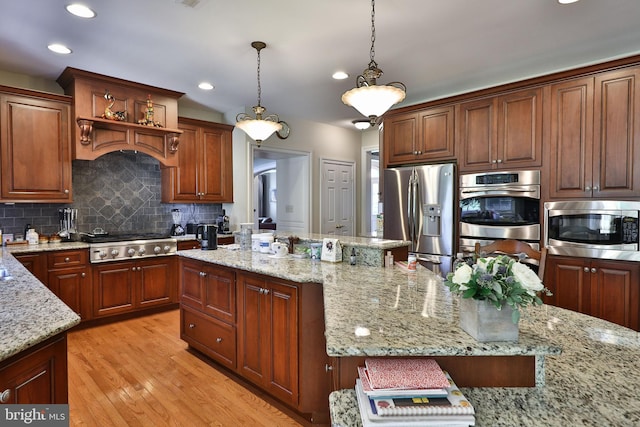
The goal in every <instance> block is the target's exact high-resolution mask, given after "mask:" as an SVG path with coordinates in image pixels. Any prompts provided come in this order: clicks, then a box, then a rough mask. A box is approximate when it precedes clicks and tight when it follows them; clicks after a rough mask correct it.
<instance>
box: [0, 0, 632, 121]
mask: <svg viewBox="0 0 640 427" xmlns="http://www.w3.org/2000/svg"><path fill="white" fill-rule="evenodd" d="M70 1H71V0H46V1H43V0H20V1H5V2H2V3H3V4H2V6H0V70H4V71H9V72H16V73H21V74H28V75H30V76H34V77H38V78H45V79H50V80H55V79H56V78H57V77H58V76H59V75H60V73H61V72H62V71H63V70H64V68H65V67H67V66H71V67H74V68H79V69H83V70H88V71H92V72H96V73H100V74H105V75H109V76H113V77H118V78H122V79H126V80H131V81H135V82H140V83H145V84H148V85H152V86H157V87H161V88H166V89H171V90H175V91H179V92H184V93H185V96H184V97H183V99H182V100H181V105H185V106H188V107H191V108H205V109H213V110H215V111H217V112H221V113H224V112H227V113H232V114H234V115H235V113H236V112H242V111H244V109H245V108H250V107H251V106H253V105H255V104H256V103H257V75H256V72H257V55H256V51H255V50H254V49H253V48H252V47H251V42H252V41H254V40H261V41H264V42H266V43H267V48H266V49H264V50H263V51H262V53H261V83H262V105H263V106H265V107H267V113H277V114H278V115H279V116H280V119H281V120H285V121H287V120H291V119H292V118H298V119H309V120H313V121H317V122H323V123H329V124H333V125H338V126H350V123H351V120H354V119H360V118H362V117H360V115H359V113H358V112H357V111H356V110H354V109H353V108H351V107H347V106H345V105H344V104H343V103H342V102H341V100H340V97H341V95H342V93H343V92H345V91H346V90H349V89H350V88H352V87H353V86H354V84H355V78H356V76H357V75H358V74H360V73H361V72H362V71H363V70H364V69H365V68H366V67H367V65H368V63H369V49H370V45H371V4H370V1H369V0H321V1H310V0H307V1H304V0H262V1H256V0H233V1H230V0H199V1H198V0H109V1H103V0H82V2H83V3H84V4H86V5H88V6H90V7H92V8H93V9H94V10H95V11H96V12H97V16H96V17H95V18H93V19H88V20H87V19H81V18H77V17H75V16H72V15H70V14H69V13H67V12H66V10H65V9H64V6H65V5H66V4H67V3H69V2H70ZM184 3H189V4H194V3H195V5H194V6H193V7H192V6H188V5H185V4H184ZM639 17H640V1H638V0H614V1H601V0H581V1H579V2H578V3H575V4H572V5H561V4H558V3H557V0H483V1H478V0H394V1H391V0H378V2H377V3H376V18H375V26H376V43H375V60H376V62H377V63H378V65H379V67H380V68H381V69H382V70H383V71H384V75H383V76H382V78H380V79H379V81H378V83H388V82H391V81H401V82H403V83H404V84H406V86H407V98H406V100H405V101H404V102H403V103H402V104H400V105H411V104H416V103H420V102H424V101H427V100H431V99H437V98H442V97H444V96H447V95H452V94H456V93H463V92H468V91H471V90H474V89H479V88H483V87H489V86H495V85H497V84H500V83H505V82H510V81H517V80H522V79H524V78H528V77H534V76H538V75H543V74H548V73H550V72H553V71H559V70H564V69H570V68H575V67H577V66H581V65H587V64H591V63H597V62H602V61H604V60H607V59H613V58H618V57H624V56H630V55H632V54H637V53H640V25H639V24H638V18H639ZM52 42H59V43H64V44H66V45H67V46H69V47H70V48H71V49H72V50H73V53H72V54H70V55H65V56H63V55H59V54H54V53H52V52H50V51H49V50H47V48H46V46H47V45H48V44H50V43H52ZM338 70H343V71H346V72H347V73H349V75H350V77H349V78H348V79H347V80H342V81H336V80H333V79H332V78H331V75H332V74H333V73H334V72H335V71H338ZM203 80H206V81H209V82H211V83H212V84H213V85H214V86H215V89H214V90H212V91H208V92H205V91H202V90H200V89H198V87H197V85H198V83H199V82H201V81H203Z"/></svg>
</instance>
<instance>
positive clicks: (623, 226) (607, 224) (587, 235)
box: [544, 200, 640, 261]
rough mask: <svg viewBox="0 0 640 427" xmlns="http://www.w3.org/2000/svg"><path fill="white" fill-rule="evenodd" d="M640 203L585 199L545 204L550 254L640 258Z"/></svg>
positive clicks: (636, 259) (635, 259) (634, 259)
mask: <svg viewBox="0 0 640 427" xmlns="http://www.w3.org/2000/svg"><path fill="white" fill-rule="evenodd" d="M639 213H640V202H632V201H611V200H585V201H566V202H547V203H545V204H544V223H545V230H546V232H545V239H544V244H545V246H546V247H547V250H548V252H549V253H550V254H556V255H567V256H577V257H587V258H605V259H618V260H628V261H640V241H639V236H638V217H639V216H640V215H639Z"/></svg>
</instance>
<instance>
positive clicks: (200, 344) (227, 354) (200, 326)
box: [180, 307, 236, 369]
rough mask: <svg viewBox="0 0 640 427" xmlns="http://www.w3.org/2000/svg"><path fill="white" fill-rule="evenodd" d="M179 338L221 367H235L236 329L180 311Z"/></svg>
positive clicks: (202, 315)
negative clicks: (221, 365)
mask: <svg viewBox="0 0 640 427" xmlns="http://www.w3.org/2000/svg"><path fill="white" fill-rule="evenodd" d="M180 317H181V328H180V332H181V333H180V338H182V339H183V340H184V341H186V342H187V343H189V344H190V345H191V346H193V347H195V348H196V349H198V350H200V351H202V352H203V353H205V354H207V355H208V356H210V357H212V358H213V359H215V360H217V361H218V362H220V363H222V364H223V365H225V366H227V367H229V368H233V369H235V367H236V329H235V327H234V326H231V325H228V324H226V323H223V322H220V321H218V320H216V319H214V318H212V317H209V316H207V315H205V314H203V313H200V312H197V311H194V310H191V309H189V308H186V307H182V308H181V309H180Z"/></svg>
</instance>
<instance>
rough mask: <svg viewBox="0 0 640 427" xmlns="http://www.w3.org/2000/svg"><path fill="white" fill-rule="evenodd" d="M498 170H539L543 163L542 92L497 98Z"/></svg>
mask: <svg viewBox="0 0 640 427" xmlns="http://www.w3.org/2000/svg"><path fill="white" fill-rule="evenodd" d="M497 156H498V157H497V159H492V162H493V161H494V160H495V161H496V163H497V164H498V166H499V167H509V168H522V167H537V166H540V165H541V164H542V89H531V90H525V91H519V92H514V93H511V94H508V95H503V96H499V97H498V141H497Z"/></svg>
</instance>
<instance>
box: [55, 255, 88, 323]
mask: <svg viewBox="0 0 640 427" xmlns="http://www.w3.org/2000/svg"><path fill="white" fill-rule="evenodd" d="M46 257H47V265H48V275H47V281H46V282H45V283H46V284H47V286H48V287H49V289H51V291H52V292H53V293H54V294H56V296H57V297H58V298H60V299H61V300H62V301H63V302H64V303H65V304H67V305H68V306H69V307H70V308H71V309H72V310H73V311H75V312H76V313H77V314H78V315H79V316H80V318H81V319H82V321H86V320H88V319H90V318H91V267H90V266H89V265H88V263H87V258H88V253H87V250H86V249H81V250H69V251H55V252H49V253H47V254H46Z"/></svg>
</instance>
